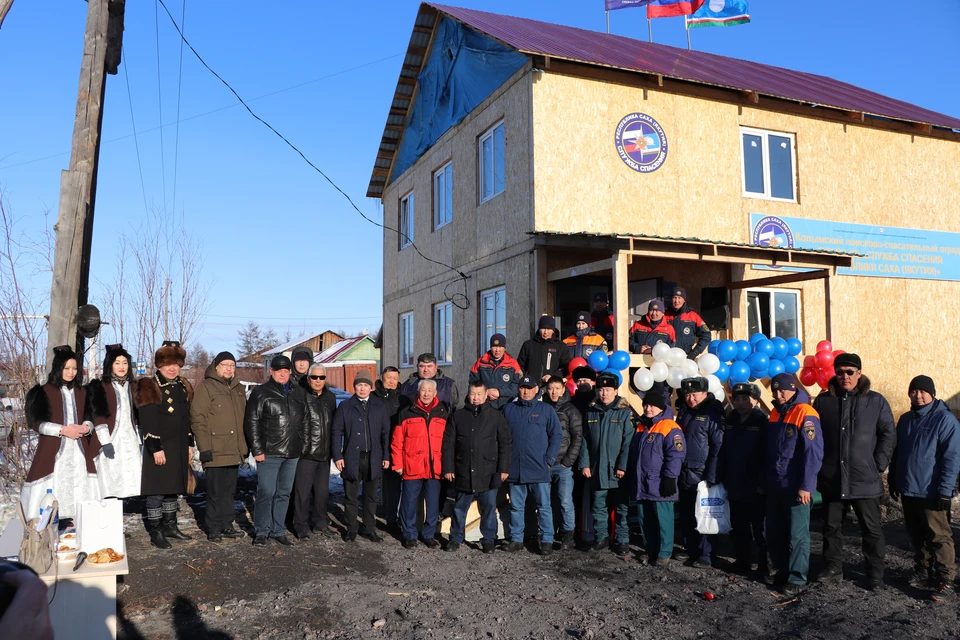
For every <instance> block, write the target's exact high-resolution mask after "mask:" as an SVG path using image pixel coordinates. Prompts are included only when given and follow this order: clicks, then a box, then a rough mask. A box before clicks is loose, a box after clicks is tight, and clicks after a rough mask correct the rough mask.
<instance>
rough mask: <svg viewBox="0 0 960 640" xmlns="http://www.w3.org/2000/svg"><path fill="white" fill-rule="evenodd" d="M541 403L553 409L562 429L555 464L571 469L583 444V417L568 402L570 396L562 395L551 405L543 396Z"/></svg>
mask: <svg viewBox="0 0 960 640" xmlns="http://www.w3.org/2000/svg"><path fill="white" fill-rule="evenodd" d="M543 401H544V402H546V403H547V404H549V405H550V406H551V407H553V409H554V411H556V412H557V417H558V418H560V428H561V429H563V440H561V441H560V453H558V454H557V462H558V463H559V464H562V465H563V466H565V467H572V466H573V465H574V464H575V463H576V462H577V457H578V456H579V455H580V445H581V444H582V443H583V416H581V415H580V410H579V409H577V408H576V407H575V406H573V404H572V403H571V401H570V396H569V395H567V394H566V393H564V394H563V395H562V396H561V397H560V400H558V401H557V404H551V403H550V401H549V398H547V396H546V394H544V397H543Z"/></svg>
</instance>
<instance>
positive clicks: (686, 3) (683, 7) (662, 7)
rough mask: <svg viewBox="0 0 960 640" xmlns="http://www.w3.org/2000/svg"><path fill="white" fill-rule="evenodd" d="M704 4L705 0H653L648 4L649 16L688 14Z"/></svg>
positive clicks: (668, 16)
mask: <svg viewBox="0 0 960 640" xmlns="http://www.w3.org/2000/svg"><path fill="white" fill-rule="evenodd" d="M701 6H703V0H653V2H651V3H650V4H648V5H647V17H648V18H670V17H673V16H688V15H690V14H691V13H694V12H696V11H697V9H699V8H700V7H701Z"/></svg>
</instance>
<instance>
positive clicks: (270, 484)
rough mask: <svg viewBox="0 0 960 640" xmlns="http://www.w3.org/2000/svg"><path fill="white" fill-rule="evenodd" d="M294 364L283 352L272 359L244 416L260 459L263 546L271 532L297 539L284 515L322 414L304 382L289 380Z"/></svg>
mask: <svg viewBox="0 0 960 640" xmlns="http://www.w3.org/2000/svg"><path fill="white" fill-rule="evenodd" d="M290 368H291V363H290V358H288V357H286V356H284V355H279V356H276V357H274V358H273V360H271V361H270V379H269V380H267V381H266V382H265V383H263V384H261V385H260V386H258V387H256V388H255V389H254V390H253V392H252V393H251V394H250V398H249V399H248V400H247V409H246V413H245V414H244V416H243V433H244V435H245V436H246V438H247V444H248V445H249V447H250V453H251V454H252V455H253V459H254V460H256V462H257V502H256V504H255V506H254V511H253V524H254V532H255V537H254V540H253V544H254V545H255V546H258V547H260V546H263V545H265V544H267V538H268V537H269V538H273V539H274V540H276V541H277V542H279V543H280V544H282V545H287V546H289V545H292V544H293V543H292V542H290V540H289V539H288V538H287V536H286V534H285V533H284V520H285V519H286V517H287V507H288V506H289V504H290V491H291V489H292V488H293V479H294V476H295V474H296V471H297V461H298V459H299V458H300V455H301V453H303V443H304V441H305V440H306V434H307V433H308V431H310V430H311V424H310V422H311V420H314V421H316V420H318V418H317V417H311V414H313V412H312V411H311V410H310V408H309V405H308V404H307V396H306V394H305V393H304V391H303V388H302V387H299V386H297V385H295V384H293V383H292V382H290ZM313 426H314V427H315V426H316V425H313Z"/></svg>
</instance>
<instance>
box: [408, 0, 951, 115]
mask: <svg viewBox="0 0 960 640" xmlns="http://www.w3.org/2000/svg"><path fill="white" fill-rule="evenodd" d="M424 4H427V5H429V6H431V7H433V8H435V9H437V10H438V11H440V12H442V13H444V14H446V15H448V16H450V17H451V18H453V19H454V20H458V21H460V22H462V23H464V24H466V25H468V26H470V27H472V28H474V29H476V30H477V31H480V32H482V33H484V34H486V35H488V36H490V37H491V38H494V39H496V40H499V41H500V42H502V43H504V44H506V45H508V46H511V47H513V48H515V49H517V50H518V51H521V52H523V53H528V54H534V55H542V56H550V57H552V58H559V59H566V60H572V61H576V62H583V63H586V64H592V65H599V66H605V67H614V68H617V69H627V70H631V71H639V72H643V73H652V74H659V75H663V76H666V77H670V78H677V79H680V80H686V81H690V82H697V83H701V84H709V85H714V86H720V87H726V88H731V89H738V90H743V91H753V92H755V93H757V94H760V95H767V96H774V97H777V98H783V99H787V100H793V101H798V102H803V103H806V104H813V105H820V106H825V107H835V108H838V109H844V110H848V111H856V112H861V113H865V114H867V115H872V116H879V117H883V118H891V119H895V120H904V121H907V122H917V123H922V124H929V125H933V126H936V127H945V128H950V129H960V119H958V118H954V117H951V116H948V115H944V114H942V113H937V112H935V111H930V110H929V109H924V108H922V107H918V106H916V105H912V104H910V103H908V102H903V101H902V100H895V99H893V98H889V97H887V96H884V95H881V94H879V93H875V92H873V91H868V90H866V89H862V88H860V87H857V86H854V85H852V84H848V83H846V82H840V81H839V80H834V79H833V78H828V77H826V76H821V75H816V74H813V73H804V72H801V71H793V70H790V69H783V68H781V67H774V66H770V65H766V64H760V63H757V62H749V61H747V60H739V59H737V58H728V57H726V56H718V55H715V54H712V53H705V52H703V51H688V50H687V49H678V48H677V47H670V46H667V45H663V44H655V43H650V42H642V41H640V40H633V39H631V38H625V37H623V36H617V35H612V34H607V33H600V32H596V31H587V30H586V29H577V28H575V27H566V26H563V25H558V24H551V23H549V22H540V21H539V20H529V19H527V18H516V17H512V16H504V15H499V14H495V13H488V12H486V11H477V10H474V9H462V8H460V7H448V6H445V5H441V4H434V3H432V2H430V3H424Z"/></svg>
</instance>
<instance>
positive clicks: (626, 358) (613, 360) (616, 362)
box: [607, 349, 630, 371]
mask: <svg viewBox="0 0 960 640" xmlns="http://www.w3.org/2000/svg"><path fill="white" fill-rule="evenodd" d="M608 360H609V361H608V362H607V368H608V369H616V370H617V371H623V370H624V369H626V368H627V367H629V366H630V354H629V353H627V352H626V351H623V350H622V349H620V350H617V351H614V352H613V353H611V354H610V357H609V359H608Z"/></svg>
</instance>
